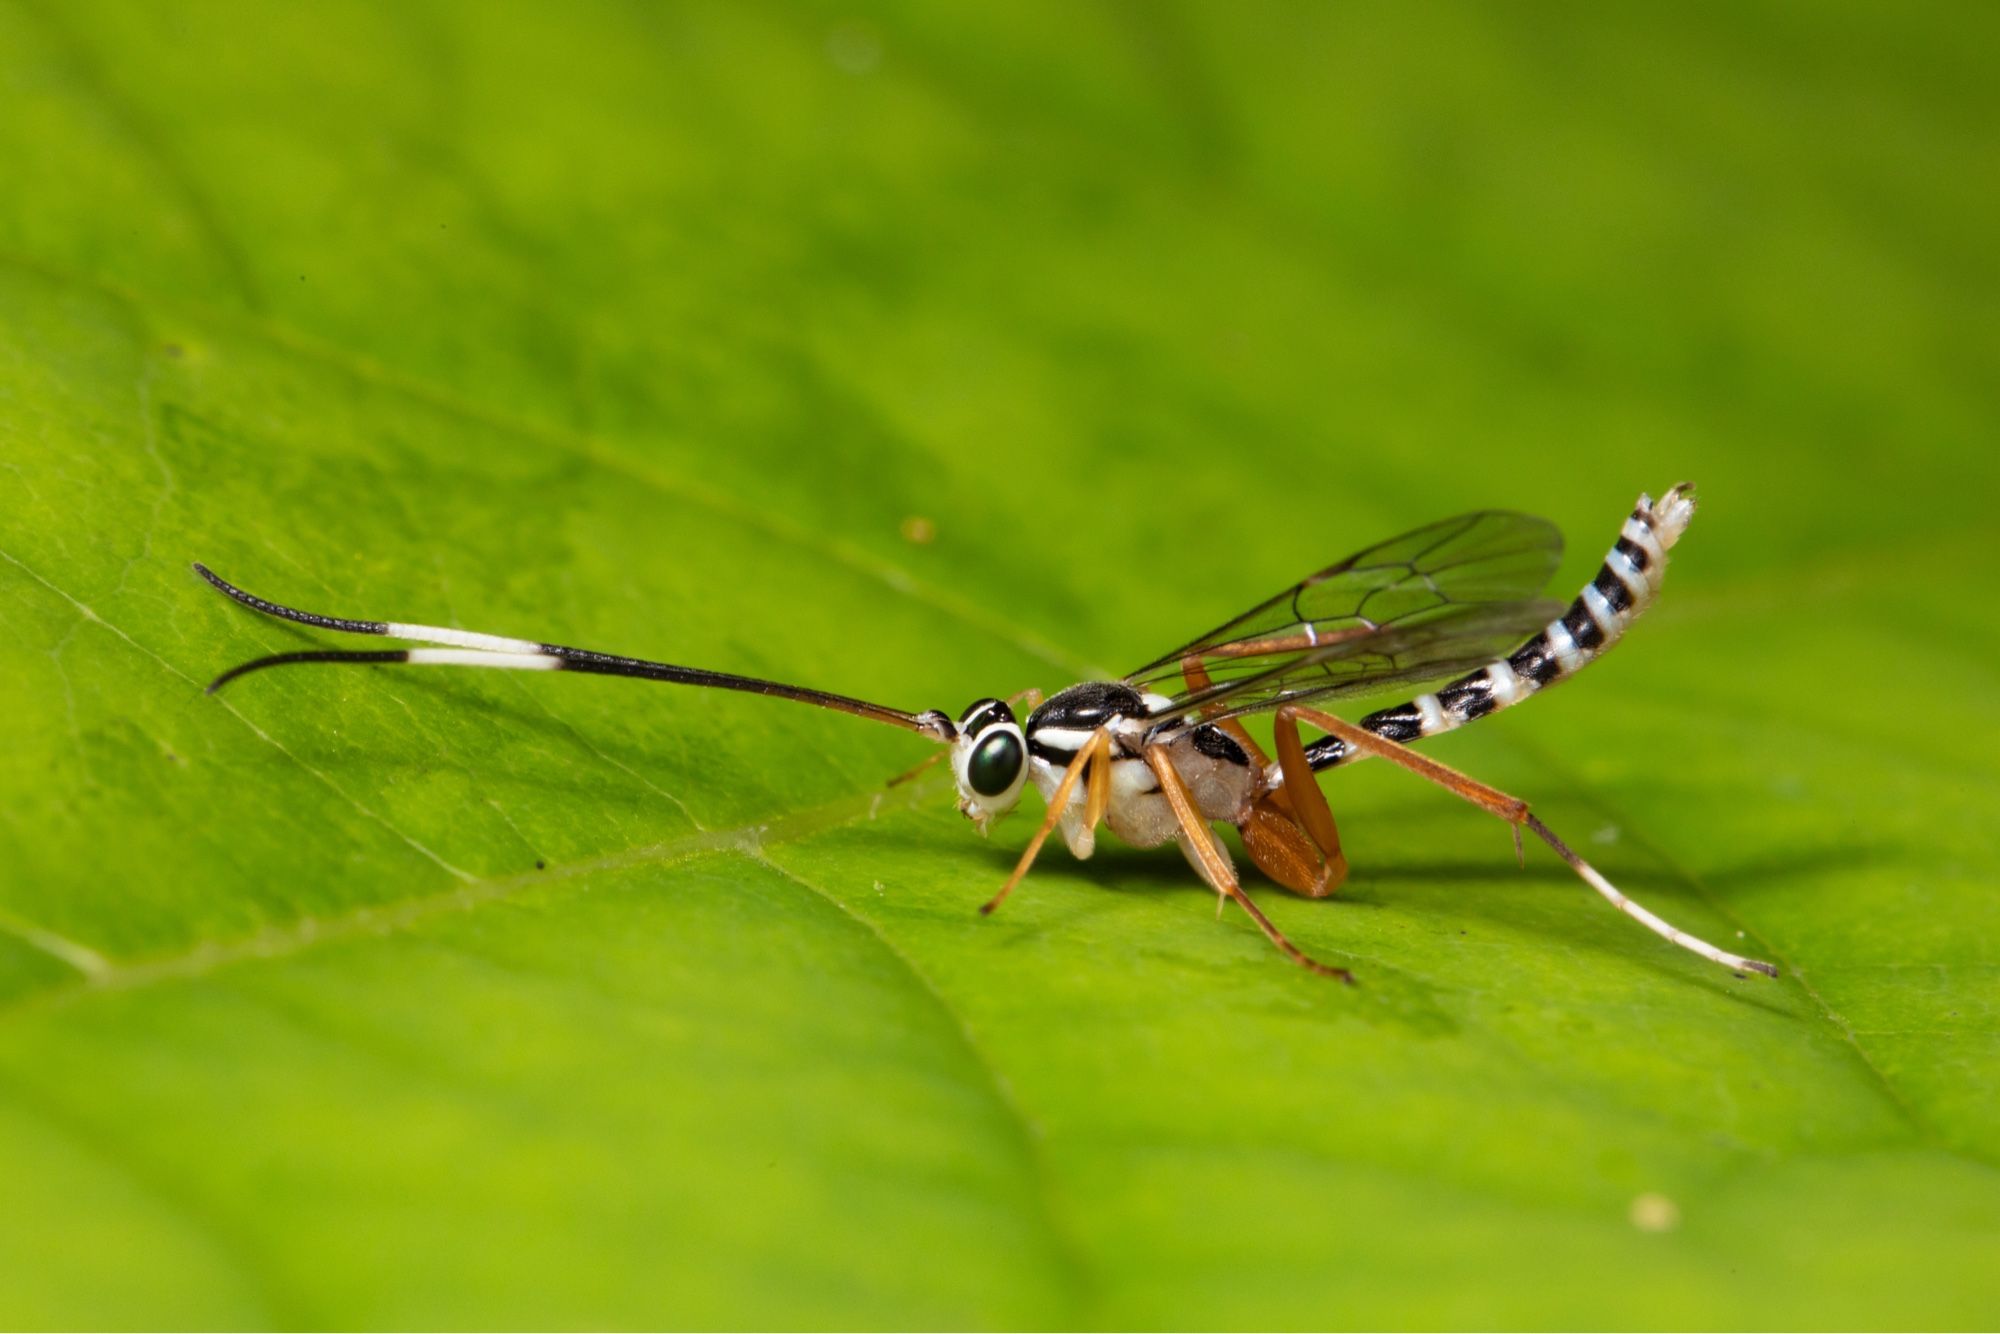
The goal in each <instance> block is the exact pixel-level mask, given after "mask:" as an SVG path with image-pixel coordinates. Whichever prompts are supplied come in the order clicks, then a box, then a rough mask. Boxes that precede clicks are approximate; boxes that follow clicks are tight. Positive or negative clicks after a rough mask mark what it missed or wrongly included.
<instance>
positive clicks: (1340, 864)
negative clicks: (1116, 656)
mask: <svg viewBox="0 0 2000 1334" xmlns="http://www.w3.org/2000/svg"><path fill="white" fill-rule="evenodd" d="M1181 676H1182V677H1183V678H1184V679H1185V680H1186V681H1187V687H1188V689H1189V690H1190V691H1196V690H1206V689H1208V688H1209V686H1210V685H1211V684H1212V682H1211V681H1210V679H1209V675H1208V667H1207V665H1206V664H1205V663H1204V662H1203V661H1202V658H1201V656H1200V655H1199V654H1190V655H1188V656H1187V657H1185V658H1183V659H1181ZM1214 726H1216V727H1220V728H1221V729H1222V730H1223V731H1225V732H1227V733H1229V735H1230V736H1232V737H1234V738H1235V739H1236V743H1237V744H1238V745H1240V746H1242V747H1243V749H1244V750H1245V751H1247V752H1248V753H1249V755H1250V761H1251V763H1253V764H1255V765H1256V766H1257V767H1258V768H1259V769H1260V770H1268V769H1269V768H1270V767H1271V761H1270V758H1269V757H1268V756H1266V755H1265V754H1264V751H1263V748H1262V747H1260V746H1259V745H1258V744H1257V743H1256V742H1255V741H1254V740H1252V739H1251V737H1250V734H1249V733H1248V732H1246V731H1244V730H1243V724H1242V723H1240V722H1238V721H1237V720H1236V719H1234V718H1225V719H1223V720H1222V721H1221V722H1219V723H1215V724H1214ZM1277 742H1278V762H1279V764H1280V765H1281V766H1282V768H1283V770H1284V774H1285V786H1284V787H1281V788H1279V789H1277V790H1276V791H1274V792H1263V793H1259V794H1258V796H1257V799H1256V801H1255V802H1254V803H1253V804H1252V805H1251V807H1250V813H1249V814H1248V815H1247V816H1246V817H1245V818H1244V820H1243V823H1242V824H1241V825H1239V826H1237V828H1238V831H1239V832H1240V833H1241V834H1242V835H1243V851H1244V852H1246V853H1248V854H1249V856H1250V861H1251V862H1252V864H1254V865H1255V866H1256V867H1257V869H1258V870H1260V871H1262V872H1263V873H1264V874H1265V875H1267V876H1269V877H1271V879H1273V880H1275V881H1277V882H1278V883H1279V884H1280V885H1283V886H1284V887H1285V888H1286V889H1289V890H1291V891H1292V892H1293V893H1294V894H1303V895H1305V896H1306V897H1307V898H1309V899H1323V898H1325V897H1327V896H1328V895H1329V894H1331V893H1333V892H1334V891H1335V890H1337V889H1339V888H1340V885H1341V882H1342V881H1344V880H1346V879H1347V858H1346V857H1344V856H1342V855H1341V851H1340V830H1339V829H1338V828H1336V827H1335V825H1334V823H1333V811H1332V810H1331V809H1330V808H1329V807H1328V806H1327V804H1326V797H1325V795H1324V794H1322V793H1321V792H1320V790H1319V786H1318V784H1316V783H1312V782H1311V776H1312V770H1311V767H1310V766H1308V765H1307V764H1306V762H1305V749H1304V747H1303V746H1301V745H1300V744H1299V743H1298V731H1297V729H1296V728H1294V729H1293V731H1292V746H1291V749H1292V751H1293V752H1294V754H1291V755H1288V754H1286V748H1285V737H1284V734H1283V733H1282V732H1280V733H1279V734H1278V736H1277ZM1294 769H1297V770H1298V771H1299V772H1302V773H1304V774H1305V775H1306V777H1307V781H1308V784H1309V785H1310V786H1311V787H1312V793H1313V799H1312V800H1308V801H1307V802H1305V803H1304V805H1303V806H1301V805H1299V804H1297V803H1294V802H1293V800H1292V796H1291V790H1292V788H1293V787H1294V786H1295V781H1294V779H1293V777H1292V774H1293V770H1294Z"/></svg>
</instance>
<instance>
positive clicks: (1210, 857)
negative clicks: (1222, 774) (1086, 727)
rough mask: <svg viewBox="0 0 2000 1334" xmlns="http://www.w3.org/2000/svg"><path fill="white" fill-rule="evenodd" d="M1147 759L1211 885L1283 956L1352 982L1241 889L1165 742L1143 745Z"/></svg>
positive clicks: (1323, 973) (1187, 844)
mask: <svg viewBox="0 0 2000 1334" xmlns="http://www.w3.org/2000/svg"><path fill="white" fill-rule="evenodd" d="M1146 763H1147V764H1149V765H1151V766H1152V769H1153V772H1154V774H1155V775H1157V776H1158V777H1159V780H1160V791H1161V792H1162V793H1163V794H1164V795H1165V796H1166V799H1167V805H1168V806H1169V807H1171V808H1172V810H1173V812H1174V819H1175V821H1176V822H1178V823H1179V825H1180V827H1181V836H1182V838H1183V839H1184V840H1185V841H1186V846H1187V847H1188V849H1189V851H1190V852H1192V853H1193V855H1194V857H1195V859H1196V860H1197V861H1198V862H1199V863H1200V864H1201V868H1202V872H1203V874H1204V875H1205V876H1206V878H1207V880H1208V882H1209V884H1210V885H1212V886H1213V887H1214V888H1215V890H1216V892H1217V893H1219V894H1221V895H1222V896H1223V897H1224V898H1231V899H1234V900H1236V902H1238V903H1240V904H1242V905H1243V911H1244V912H1246V913H1249V914H1250V920H1251V921H1253V922H1255V923H1256V924H1257V929H1258V930H1259V931H1262V932H1263V933H1264V936H1265V938H1266V939H1267V940H1269V941H1270V942H1271V943H1272V944H1273V945H1276V946H1277V947H1278V948H1279V949H1280V950H1282V951H1284V954H1285V957H1287V958H1289V959H1290V960H1291V961H1292V962H1294V963H1296V964H1298V965H1300V966H1301V967H1303V968H1307V969H1310V970H1311V971H1313V972H1315V973H1319V974H1321V975H1322V976H1325V977H1337V978H1339V979H1340V980H1341V981H1343V982H1346V983H1348V984H1350V985H1352V983H1353V981H1354V975H1353V974H1352V973H1350V972H1348V971H1347V970H1346V969H1345V968H1335V967H1334V966H1333V965H1331V964H1324V963H1321V962H1320V961H1319V960H1317V959H1315V958H1313V957H1312V956H1311V955H1310V954H1307V953H1306V952H1305V951H1304V950H1302V949H1300V948H1299V947H1298V946H1297V945H1294V944H1293V943H1292V942H1291V941H1289V940H1287V939H1286V938H1285V933H1284V932H1282V931H1280V930H1278V928H1277V927H1276V926H1275V925H1273V924H1272V922H1271V919H1270V918H1268V917H1266V916H1264V912H1263V909H1261V908H1259V907H1258V906H1257V905H1256V904H1255V903H1254V902H1252V901H1251V899H1250V896H1249V895H1248V894H1245V893H1244V892H1243V886H1242V884H1240V883H1239V882H1238V881H1237V879H1236V873H1235V872H1234V871H1232V870H1231V869H1230V867H1229V862H1228V861H1227V860H1226V859H1225V858H1224V857H1223V855H1222V852H1221V850H1220V849H1218V848H1217V847H1216V846H1215V835H1214V834H1213V833H1211V832H1210V831H1209V828H1208V825H1207V823H1206V822H1205V821H1204V820H1203V819H1202V818H1201V816H1200V814H1199V813H1198V812H1197V811H1196V810H1195V808H1194V799H1193V798H1192V797H1190V796H1189V795H1188V790H1187V784H1186V783H1184V782H1183V781H1181V776H1180V772H1179V771H1178V770H1176V769H1175V768H1174V764H1173V761H1172V760H1171V759H1169V758H1168V757H1167V748H1166V747H1165V746H1160V745H1153V746H1148V747H1147V748H1146Z"/></svg>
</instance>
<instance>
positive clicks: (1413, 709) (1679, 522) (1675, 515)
mask: <svg viewBox="0 0 2000 1334" xmlns="http://www.w3.org/2000/svg"><path fill="white" fill-rule="evenodd" d="M1693 517H1694V488H1693V486H1691V485H1690V484H1688V483H1686V482H1683V483H1681V484H1680V485H1679V486H1676V487H1674V488H1673V489H1672V490H1670V491H1668V492H1667V493H1666V495H1664V496H1662V497H1661V498H1660V500H1659V502H1658V503H1657V504H1655V503H1654V501H1653V498H1652V497H1651V496H1640V497H1639V503H1638V505H1637V507H1636V508H1634V509H1633V511H1632V517H1631V518H1629V519H1627V520H1625V527H1624V529H1623V530H1622V531H1621V532H1620V533H1619V535H1618V544H1617V545H1616V546H1614V547H1612V548H1611V550H1610V552H1609V553H1608V554H1607V555H1606V556H1605V557H1604V564H1603V565H1602V566H1601V567H1599V569H1598V571H1597V577H1596V578H1595V579H1593V580H1591V581H1590V583H1588V584H1587V585H1585V586H1584V590H1583V592H1582V593H1580V594H1578V595H1577V599H1576V601H1574V602H1572V603H1570V604H1569V610H1567V611H1565V612H1564V613H1563V614H1562V615H1561V616H1560V617H1558V618H1557V619H1555V620H1553V621H1550V622H1549V624H1548V626H1547V627H1546V628H1545V629H1543V630H1542V632H1541V633H1540V634H1538V635H1536V636H1535V637H1534V638H1533V639H1530V640H1529V641H1528V642H1527V643H1525V644H1523V645H1521V647H1520V648H1518V649H1516V650H1514V652H1513V653H1511V654H1509V655H1508V656H1507V657H1505V658H1501V659H1498V660H1496V661H1494V662H1492V663H1489V664H1487V665H1486V666H1484V667H1482V668H1480V669H1479V670H1478V671H1476V672H1472V673H1470V674H1469V675H1466V676H1461V677H1459V678H1458V679H1457V680H1456V681H1453V682H1452V683H1451V684H1449V685H1447V686H1444V687H1441V688H1440V689H1438V690H1437V691H1435V692H1433V693H1431V694H1428V695H1419V696H1417V697H1416V698H1415V699H1413V700H1410V701H1409V702H1408V703H1405V704H1398V705H1396V706H1394V707H1393V708H1387V709H1381V710H1378V711H1376V712H1374V713H1371V714H1369V715H1368V716H1367V717H1366V718H1363V719H1362V720H1361V726H1363V727H1365V728H1367V729H1368V730H1369V731H1371V732H1373V733H1375V734H1376V735H1377V736H1380V737H1386V738H1388V739H1389V740H1391V741H1404V742H1408V741H1416V740H1419V739H1421V738H1423V737H1427V736H1436V735H1437V734H1438V733H1439V732H1449V731H1450V730H1451V729H1452V728H1454V727H1459V726H1462V725H1464V724H1465V723H1469V722H1471V721H1472V720H1473V719H1475V718H1484V717H1485V716H1486V715H1487V714H1489V713H1493V712H1495V711H1496V710H1499V709H1504V708H1506V707H1507V706H1508V705H1510V704H1519V703H1520V702H1521V701H1522V700H1524V699H1526V698H1527V697H1528V696H1530V695H1532V694H1534V693H1535V692H1536V691H1537V690H1541V689H1543V688H1545V687H1547V686H1552V685H1554V684H1555V683H1556V682H1558V681H1560V680H1562V679H1563V678H1564V677H1567V676H1571V675H1574V674H1575V673H1576V672H1578V671H1579V670H1581V669H1582V668H1583V666H1584V664H1585V663H1588V662H1590V661H1591V660H1592V659H1594V658H1596V657H1598V656H1599V655H1600V654H1602V653H1603V652H1604V651H1605V650H1606V649H1608V648H1610V647H1611V646H1612V645H1613V644H1615V643H1617V642H1618V637H1619V636H1620V635H1622V634H1624V633H1625V627H1626V626H1628V625H1630V624H1631V623H1632V622H1633V621H1634V620H1636V619H1638V616H1639V613H1640V612H1642V611H1644V610H1645V609H1646V608H1647V607H1648V606H1649V605H1651V603H1652V601H1653V598H1654V597H1655V596H1657V595H1658V593H1659V591H1660V584H1661V581H1662V580H1663V579H1664V578H1665V576H1666V572H1667V549H1668V548H1669V547H1671V546H1673V544H1674V543H1675V542H1677V541H1678V540H1680V535H1681V533H1682V532H1684V531H1685V530H1686V529H1687V525H1688V520H1690V519H1692V518H1693ZM1306 758H1307V759H1308V760H1309V761H1311V763H1312V767H1313V768H1314V769H1315V770H1319V769H1331V768H1333V767H1335V766H1336V765H1340V764H1344V763H1346V762H1347V761H1348V760H1351V759H1354V758H1356V752H1355V751H1354V750H1352V749H1351V748H1350V747H1349V746H1348V744H1347V743H1346V742H1344V741H1342V740H1340V739H1339V738H1338V737H1322V738H1320V739H1319V740H1318V741H1315V742H1313V743H1312V744H1311V745H1309V746H1307V747H1306Z"/></svg>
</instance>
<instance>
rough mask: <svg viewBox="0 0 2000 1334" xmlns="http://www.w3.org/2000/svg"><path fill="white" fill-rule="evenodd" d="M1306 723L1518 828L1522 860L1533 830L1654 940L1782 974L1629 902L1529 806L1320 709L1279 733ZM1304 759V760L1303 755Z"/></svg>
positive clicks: (1291, 718)
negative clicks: (1525, 836)
mask: <svg viewBox="0 0 2000 1334" xmlns="http://www.w3.org/2000/svg"><path fill="white" fill-rule="evenodd" d="M1301 720H1302V721H1305V722H1308V723H1311V724H1312V725H1313V726H1314V727H1317V728H1319V729H1320V730H1321V731H1323V732H1325V733H1327V734H1328V735H1329V736H1336V737H1339V738H1340V739H1341V740H1342V741H1345V742H1346V743H1347V744H1348V745H1350V746H1353V747H1354V748H1355V749H1357V750H1363V751H1366V752H1368V753H1369V754H1370V755H1379V756H1380V757H1382V758H1383V759H1385V760H1387V761H1389V762H1390V763H1391V764H1395V765H1400V766H1401V767H1402V768H1405V769H1408V770H1409V771H1410V772H1411V773H1413V774H1416V775H1417V776H1418V777H1419V778H1426V779H1429V780H1430V781H1431V782H1433V783H1436V784H1437V785H1438V786H1439V787H1441V788H1443V789H1444V790H1445V791H1447V792H1450V793H1452V794H1453V795H1454V796H1457V797H1459V798H1461V799H1463V800H1465V801H1469V802H1471V803H1472V804H1473V805H1475V806H1477V807H1479V808H1480V809H1481V810H1483V811H1486V812H1487V813H1489V814H1491V815H1495V816H1497V817H1499V818H1500V819H1502V820H1505V821H1506V822H1507V823H1508V824H1510V825H1512V826H1513V827H1514V848H1515V851H1516V853H1517V855H1518V853H1519V850H1520V846H1521V830H1523V829H1526V830H1528V831H1529V832H1530V833H1532V834H1533V835H1534V836H1535V837H1537V838H1539V839H1541V840H1542V842H1544V843H1546V844H1548V845H1549V846H1550V847H1551V848H1554V849H1555V851H1556V855H1557V856H1558V857H1561V858H1562V859H1563V860H1564V861H1566V862H1568V863H1569V865H1570V869H1571V870H1573V871H1575V872H1576V873H1577V875H1578V876H1579V877H1581V878H1582V880H1583V882H1584V883H1585V884H1587V885H1589V886H1590V887H1591V888H1592V889H1594V890H1596V891H1597V892H1598V893H1599V894H1602V895H1603V896H1604V898H1605V899H1606V900H1607V901H1608V902H1609V903H1610V904H1611V906H1612V907H1614V908H1616V909H1618V911H1620V912H1622V913H1624V914H1625V915H1626V916H1627V917H1630V918H1632V919H1633V920H1634V921H1636V922H1638V923H1639V924H1640V925H1641V926H1644V927H1645V928H1646V929H1647V930H1649V931H1651V932H1653V933H1654V934H1655V935H1657V936H1660V937H1662V938H1663V939H1666V940H1670V941H1672V942H1673V943H1674V944H1676V945H1679V946H1680V947H1681V948H1682V949H1684V950H1689V951H1691V952H1693V953H1695V954H1699V955H1700V956H1701V957H1702V958H1704V959H1708V960H1710V961H1711V962H1714V963H1719V964H1721V965H1722V966H1723V967H1725V968H1728V969H1730V970H1731V971H1733V972H1738V973H1742V972H1753V973H1762V974H1764V975H1765V976H1766V977H1776V976H1777V975H1778V970H1777V968H1775V967H1774V966H1772V965H1771V964H1768V963H1765V962H1763V961H1762V960H1760V959H1746V958H1744V957H1743V956H1741V955H1738V954H1731V953H1729V952H1728V951H1727V950H1719V949H1717V948H1716V947H1715V946H1713V945H1711V944H1709V943H1708V942H1707V941H1705V940H1702V939H1701V938H1700V937H1698V936H1691V935H1689V934H1688V933H1687V932H1685V931H1683V930H1681V929H1680V928H1679V927H1677V926H1674V925H1672V924H1671V923H1669V922H1667V921H1666V920H1664V919H1663V918H1661V917H1658V916H1656V915H1655V914H1653V913H1652V912H1649V911H1648V910H1647V909H1645V908H1643V907H1641V906H1640V905H1639V904H1637V903H1635V902H1634V901H1633V900H1631V899H1629V898H1627V897H1626V896H1625V895H1624V893H1623V892H1622V891H1620V890H1619V889H1618V887H1617V886H1615V885H1613V884H1612V883H1611V882H1610V881H1609V880H1606V879H1605V878H1604V876H1603V875H1602V874H1601V873H1600V872H1599V871H1598V870H1597V868H1596V867H1594V866H1592V865H1591V864H1590V863H1589V862H1587V861H1585V860H1584V859H1583V858H1581V857H1579V856H1577V855H1576V853H1574V852H1572V851H1571V850H1570V848H1569V845H1567V844H1566V843H1564V842H1563V841H1562V840H1561V839H1559V838H1557V837H1556V835H1555V831H1554V830H1552V829H1550V828H1549V827H1548V826H1547V825H1545V824H1543V823H1542V822H1541V821H1540V820H1538V819H1536V818H1535V817H1534V816H1533V815H1531V814H1529V813H1528V803H1527V802H1525V801H1523V800H1521V799H1520V798H1519V797H1512V796H1509V795H1507V794H1506V793H1505V792H1502V791H1500V790H1499V789H1498V788H1494V787H1488V786H1487V785H1486V784H1484V783H1482V782H1480V781H1479V780H1477V779H1475V778H1470V777H1468V776H1466V775H1465V774H1462V773H1460V772H1459V771H1458V770H1456V769H1453V768H1451V767H1450V766H1449V765H1444V764H1439V763H1438V762H1437V761H1436V760H1434V759H1431V758H1430V757H1429V756H1428V755H1419V754H1418V753H1417V752H1416V751H1414V750H1411V749H1410V748H1409V747H1408V746H1405V745H1402V744H1401V743H1399V742H1395V741H1391V740H1389V739H1388V738H1387V737H1379V736H1376V735H1375V734H1374V733H1373V732H1371V731H1369V730H1368V729H1367V728H1365V727H1358V726H1356V725H1355V724H1353V723H1350V722H1348V721H1347V720H1346V719H1345V718H1336V717H1334V716H1333V715H1332V714H1330V713H1321V712H1320V711H1319V710H1318V709H1307V708H1301V707H1299V706H1298V705H1292V704H1288V705H1286V706H1285V707H1283V708H1281V709H1279V710H1278V728H1279V731H1280V734H1282V733H1283V732H1284V731H1285V730H1287V729H1289V730H1290V731H1291V734H1292V735H1293V737H1295V738H1296V737H1297V735H1298V724H1299V722H1300V721H1301ZM1300 758H1301V759H1303V758H1304V756H1303V753H1302V754H1301V756H1300ZM1292 781H1293V780H1292V777H1291V775H1290V773H1287V774H1286V775H1285V785H1286V786H1287V787H1290V786H1291V785H1292ZM1313 790H1314V791H1315V792H1317V791H1318V790H1319V788H1318V784H1317V783H1315V784H1314V785H1313Z"/></svg>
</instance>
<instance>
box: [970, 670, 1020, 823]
mask: <svg viewBox="0 0 2000 1334" xmlns="http://www.w3.org/2000/svg"><path fill="white" fill-rule="evenodd" d="M951 772H952V776H953V777H954V778H956V779H957V780H958V809H959V810H960V811H962V812H963V813H964V814H965V816H966V818H967V819H969V820H971V821H972V822H973V823H975V824H977V825H978V826H979V828H980V830H981V832H984V831H985V829H986V827H987V825H988V824H990V823H991V822H992V821H994V820H997V819H998V818H1000V817H1001V816H1003V815H1005V814H1006V813H1007V812H1008V811H1011V810H1013V809H1014V805H1015V803H1017V802H1018V801H1020V799H1021V786H1022V783H1023V781H1024V780H1025V779H1026V778H1027V774H1028V742H1027V738H1026V737H1025V736H1023V735H1022V733H1021V725H1020V724H1019V723H1018V722H1016V721H1015V720H1014V711H1013V710H1012V709H1010V708H1008V707H1007V705H1006V704H1005V703H1004V702H1003V701H1001V700H997V699H982V700H979V701H977V702H976V703H974V704H973V705H972V706H971V707H970V708H968V709H966V711H965V712H964V713H963V714H961V715H960V717H959V720H958V739H957V740H956V741H954V742H953V743H952V747H951Z"/></svg>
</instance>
